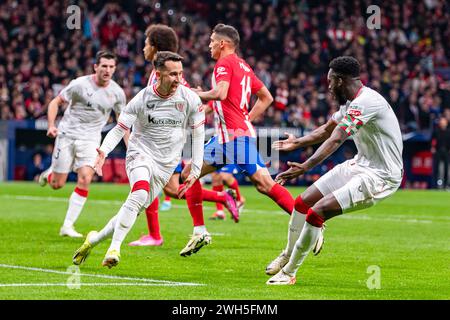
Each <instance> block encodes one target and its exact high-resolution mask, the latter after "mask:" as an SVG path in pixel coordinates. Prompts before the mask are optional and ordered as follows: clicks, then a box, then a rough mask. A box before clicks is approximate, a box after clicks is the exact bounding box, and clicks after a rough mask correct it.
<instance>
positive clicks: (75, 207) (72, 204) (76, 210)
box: [63, 191, 87, 228]
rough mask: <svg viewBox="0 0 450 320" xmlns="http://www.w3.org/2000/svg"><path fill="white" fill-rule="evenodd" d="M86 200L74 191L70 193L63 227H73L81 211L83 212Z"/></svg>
mask: <svg viewBox="0 0 450 320" xmlns="http://www.w3.org/2000/svg"><path fill="white" fill-rule="evenodd" d="M86 200H87V197H83V196H80V195H79V194H78V193H76V192H75V191H74V192H72V194H71V195H70V198H69V208H68V209H67V213H66V218H65V219H64V224H63V226H64V227H68V228H71V227H73V225H74V223H75V222H76V221H77V219H78V217H79V215H80V213H81V210H83V207H84V204H85V203H86Z"/></svg>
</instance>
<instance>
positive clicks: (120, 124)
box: [117, 122, 129, 130]
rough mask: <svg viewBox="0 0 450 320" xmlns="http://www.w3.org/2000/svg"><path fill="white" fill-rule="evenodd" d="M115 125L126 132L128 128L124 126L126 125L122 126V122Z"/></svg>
mask: <svg viewBox="0 0 450 320" xmlns="http://www.w3.org/2000/svg"><path fill="white" fill-rule="evenodd" d="M117 125H118V126H119V127H121V128H122V129H124V130H128V129H129V128H128V127H127V126H126V125H124V124H123V123H122V122H117Z"/></svg>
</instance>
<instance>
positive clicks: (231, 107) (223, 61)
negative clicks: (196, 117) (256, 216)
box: [179, 24, 294, 256]
mask: <svg viewBox="0 0 450 320" xmlns="http://www.w3.org/2000/svg"><path fill="white" fill-rule="evenodd" d="M238 46H239V33H238V32H237V30H236V29H235V28H234V27H232V26H229V25H224V24H218V25H216V26H215V27H214V29H213V32H212V35H211V38H210V44H209V48H210V50H211V56H212V58H213V59H215V60H217V63H216V65H215V67H214V72H213V75H212V85H213V88H212V89H211V90H209V91H200V90H197V93H198V95H199V96H200V98H202V100H203V101H211V100H213V101H214V111H215V117H216V126H217V128H218V132H216V134H217V136H214V137H213V138H211V140H210V141H209V142H208V143H207V144H206V145H205V158H204V161H203V167H202V171H201V175H200V176H204V175H205V174H208V173H211V172H213V171H216V170H217V169H218V168H221V167H223V166H225V165H226V164H237V165H238V166H239V167H240V168H241V169H242V170H243V171H244V172H245V173H246V174H247V175H248V176H249V177H250V180H251V181H252V182H253V184H254V185H255V186H256V188H257V190H258V191H259V192H261V193H263V194H266V195H268V196H269V197H270V198H272V199H273V200H274V201H275V202H276V203H277V204H278V205H279V206H280V207H281V208H282V209H283V210H285V211H286V212H287V213H289V214H291V212H292V210H293V209H294V199H293V198H292V196H291V194H290V193H289V192H288V191H287V190H286V189H285V188H284V187H282V186H281V185H279V184H277V183H275V182H274V181H273V179H272V177H271V176H270V174H269V171H268V170H267V168H266V166H265V164H264V162H263V160H262V158H261V156H260V155H259V153H258V150H257V147H256V132H255V129H254V128H253V125H252V124H251V122H252V120H254V119H255V118H257V117H258V116H259V115H260V114H261V113H263V112H264V111H265V110H266V109H267V107H268V106H269V105H270V104H271V103H272V101H273V98H272V95H271V94H270V92H269V90H267V88H266V87H265V86H264V84H263V83H262V82H261V80H259V79H258V78H257V77H256V75H255V74H254V72H253V70H252V69H251V68H250V67H249V65H248V64H247V63H246V62H245V61H244V60H243V59H241V58H240V57H238V56H237V54H236V50H237V48H238ZM251 94H256V96H257V97H258V99H257V101H256V103H255V104H254V105H253V108H252V109H251V111H250V113H249V112H248V107H249V100H250V96H251ZM216 131H217V130H216ZM189 172H190V166H189V165H187V166H186V167H185V168H184V169H183V172H182V177H183V178H186V177H187V176H188V174H189ZM185 191H186V190H185V189H184V188H180V193H179V194H180V196H182V195H183V194H184V192H185ZM202 192H203V193H204V192H205V190H203V191H202V188H201V185H200V183H199V182H195V183H194V185H193V186H192V188H190V189H189V190H187V191H186V200H187V204H188V207H189V210H190V212H191V215H192V216H193V218H194V221H195V223H194V232H193V235H192V237H191V239H190V241H189V242H188V244H187V245H186V247H185V248H184V249H183V250H181V252H180V255H182V256H187V255H190V254H192V253H194V252H197V251H198V250H199V249H200V248H201V247H202V246H204V245H206V244H208V243H209V242H210V240H211V236H210V235H209V233H208V232H207V231H206V227H205V224H204V220H203V205H202ZM233 219H234V220H235V221H236V222H237V221H238V220H239V215H238V212H237V214H236V215H233Z"/></svg>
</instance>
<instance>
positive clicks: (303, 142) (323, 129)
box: [272, 119, 337, 151]
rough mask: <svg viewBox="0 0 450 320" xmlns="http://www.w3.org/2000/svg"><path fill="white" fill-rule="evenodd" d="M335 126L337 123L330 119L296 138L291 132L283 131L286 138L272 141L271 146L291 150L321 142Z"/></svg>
mask: <svg viewBox="0 0 450 320" xmlns="http://www.w3.org/2000/svg"><path fill="white" fill-rule="evenodd" d="M336 126H337V123H336V122H335V121H334V120H332V119H330V120H328V122H327V123H325V124H324V125H322V126H320V127H318V128H317V129H315V130H314V131H312V132H311V133H310V134H308V135H306V136H304V137H299V138H296V137H295V136H294V135H293V134H289V133H287V132H285V134H286V135H287V137H288V138H287V139H285V140H278V141H275V142H274V143H272V148H273V149H275V150H280V151H292V150H295V149H298V148H302V147H307V146H310V145H314V144H318V143H321V142H323V141H325V140H326V139H328V138H330V136H331V133H332V132H333V130H334V128H336Z"/></svg>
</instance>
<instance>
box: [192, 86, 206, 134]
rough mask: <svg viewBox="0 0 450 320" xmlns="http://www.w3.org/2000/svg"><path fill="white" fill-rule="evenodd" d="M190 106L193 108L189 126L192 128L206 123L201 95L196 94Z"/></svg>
mask: <svg viewBox="0 0 450 320" xmlns="http://www.w3.org/2000/svg"><path fill="white" fill-rule="evenodd" d="M189 104H190V105H189V108H190V110H191V112H190V114H189V126H190V127H191V129H195V128H198V127H199V126H202V125H204V124H205V110H204V106H203V103H202V101H201V100H200V97H199V96H198V95H197V94H194V96H193V98H192V99H191V101H190V102H189Z"/></svg>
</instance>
